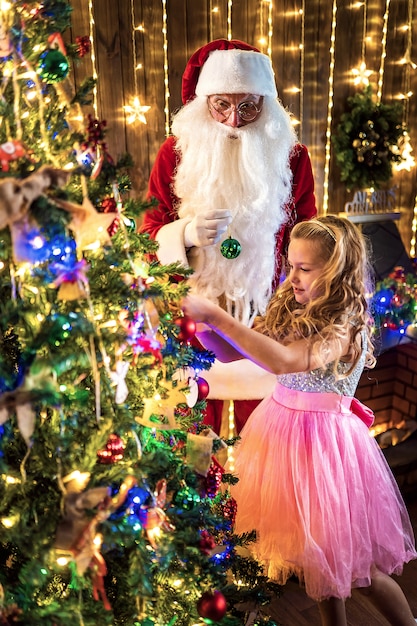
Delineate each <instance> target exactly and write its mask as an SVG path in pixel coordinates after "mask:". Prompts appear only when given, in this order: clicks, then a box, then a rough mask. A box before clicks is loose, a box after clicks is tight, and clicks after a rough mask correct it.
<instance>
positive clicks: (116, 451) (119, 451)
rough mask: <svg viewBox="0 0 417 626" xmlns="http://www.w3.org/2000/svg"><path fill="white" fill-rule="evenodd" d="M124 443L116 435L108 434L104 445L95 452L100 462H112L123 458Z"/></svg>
mask: <svg viewBox="0 0 417 626" xmlns="http://www.w3.org/2000/svg"><path fill="white" fill-rule="evenodd" d="M125 447H126V446H125V443H124V441H123V439H121V437H119V436H118V435H110V436H109V438H108V440H107V443H106V447H105V448H104V449H103V450H99V451H98V452H97V457H98V460H99V462H100V463H106V464H109V465H110V464H112V463H117V462H118V461H121V460H122V459H123V455H124V451H125Z"/></svg>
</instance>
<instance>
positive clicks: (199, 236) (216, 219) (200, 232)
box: [184, 209, 232, 248]
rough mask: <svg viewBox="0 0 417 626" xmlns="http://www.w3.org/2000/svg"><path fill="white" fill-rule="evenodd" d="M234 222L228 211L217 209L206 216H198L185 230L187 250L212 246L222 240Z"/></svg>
mask: <svg viewBox="0 0 417 626" xmlns="http://www.w3.org/2000/svg"><path fill="white" fill-rule="evenodd" d="M231 221H232V215H231V213H230V211H228V210H227V209H215V210H213V211H208V212H207V213H206V214H205V215H196V216H195V217H194V218H193V219H192V220H191V222H189V223H188V224H187V226H186V227H185V230H184V243H185V247H186V248H192V247H193V246H197V247H198V248H202V247H204V246H212V245H213V244H214V243H217V242H218V241H220V239H221V238H222V235H224V233H225V232H226V231H227V227H228V226H229V224H230V223H231Z"/></svg>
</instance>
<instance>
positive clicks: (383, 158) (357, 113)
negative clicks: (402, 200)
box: [332, 87, 405, 190]
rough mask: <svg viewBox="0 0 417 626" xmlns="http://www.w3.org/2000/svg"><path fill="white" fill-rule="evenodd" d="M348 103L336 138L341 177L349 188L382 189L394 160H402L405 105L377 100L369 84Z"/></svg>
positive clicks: (334, 143)
mask: <svg viewBox="0 0 417 626" xmlns="http://www.w3.org/2000/svg"><path fill="white" fill-rule="evenodd" d="M347 106H348V110H347V111H346V112H345V113H343V114H342V115H341V117H340V122H339V124H338V125H337V127H336V132H335V134H334V135H333V137H332V142H333V145H334V150H335V157H336V162H337V164H338V166H339V168H340V180H341V181H342V182H343V183H346V186H347V188H348V189H349V190H352V189H369V188H370V187H373V188H376V189H379V188H380V187H381V186H382V185H383V184H384V183H386V182H387V181H389V179H390V178H391V176H392V165H393V163H396V162H399V161H401V160H402V157H401V154H400V150H399V145H398V144H399V141H400V139H401V138H402V137H403V134H404V130H405V129H404V126H403V123H402V118H403V110H402V109H403V107H402V104H401V103H399V102H398V103H395V104H382V103H377V102H376V101H375V100H374V98H373V97H372V89H371V88H370V87H366V88H365V89H364V90H363V92H362V93H357V94H355V95H354V96H351V97H349V98H348V99H347Z"/></svg>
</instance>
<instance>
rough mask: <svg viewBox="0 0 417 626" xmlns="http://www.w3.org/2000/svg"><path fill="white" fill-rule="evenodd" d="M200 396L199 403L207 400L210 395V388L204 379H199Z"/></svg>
mask: <svg viewBox="0 0 417 626" xmlns="http://www.w3.org/2000/svg"><path fill="white" fill-rule="evenodd" d="M197 387H198V396H197V401H198V402H201V401H202V400H205V399H206V398H207V396H208V395H209V391H210V387H209V384H208V382H207V381H206V380H205V379H204V378H197Z"/></svg>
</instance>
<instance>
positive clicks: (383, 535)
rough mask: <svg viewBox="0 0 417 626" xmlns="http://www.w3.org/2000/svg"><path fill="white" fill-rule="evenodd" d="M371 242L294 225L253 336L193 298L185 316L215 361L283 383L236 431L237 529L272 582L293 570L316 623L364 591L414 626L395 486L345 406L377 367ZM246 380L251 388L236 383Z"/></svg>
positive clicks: (327, 621) (336, 617) (358, 418)
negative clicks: (249, 365) (251, 366)
mask: <svg viewBox="0 0 417 626" xmlns="http://www.w3.org/2000/svg"><path fill="white" fill-rule="evenodd" d="M369 276H370V272H369V266H368V260H367V250H366V245H365V241H364V239H363V238H362V236H361V233H360V232H359V230H358V229H357V228H356V227H355V226H354V225H353V224H352V223H351V222H349V220H346V219H342V218H338V217H336V216H332V215H329V216H327V217H321V218H318V219H314V220H310V221H308V222H302V223H300V224H297V225H296V226H295V227H294V228H293V230H292V235H291V241H290V245H289V250H288V274H287V278H286V280H285V281H284V282H283V284H282V285H281V287H280V289H279V290H278V292H277V293H276V294H275V296H274V297H273V298H272V300H271V302H270V304H269V306H268V309H267V311H266V315H265V316H264V317H263V318H262V319H259V320H257V322H256V324H255V329H250V328H247V327H246V326H243V325H242V324H240V323H239V322H238V321H236V319H234V318H233V317H231V316H230V315H229V314H228V313H226V312H225V311H224V310H223V309H221V308H219V307H218V306H217V305H215V304H213V303H212V302H210V301H209V300H206V299H202V298H199V297H196V296H193V295H189V296H187V298H186V299H185V301H184V310H185V312H186V313H187V314H188V315H190V316H191V317H192V318H194V320H196V321H197V322H201V323H203V326H201V325H199V333H198V335H199V338H200V339H201V341H202V342H203V344H204V345H206V347H207V348H209V349H211V350H213V351H214V352H215V353H216V355H217V357H218V358H219V359H220V360H226V361H227V360H233V359H237V358H243V357H245V358H250V359H252V360H253V361H254V362H256V363H258V364H259V365H260V366H262V367H263V368H265V369H266V370H268V371H270V372H273V373H274V374H276V375H277V384H276V388H275V390H274V392H273V394H272V395H271V396H269V397H267V398H265V399H264V400H263V402H262V403H261V404H260V405H259V406H258V407H257V408H256V409H255V411H254V412H253V413H252V415H251V417H250V418H249V420H248V422H247V424H246V425H245V427H244V429H243V430H242V432H241V441H240V443H239V445H238V446H237V450H236V456H237V458H236V474H237V476H238V477H239V483H238V484H237V485H236V487H235V488H234V489H235V491H234V496H235V498H236V500H237V504H238V509H237V517H236V531H237V532H238V533H243V532H246V531H250V530H252V529H254V528H255V529H256V532H257V541H256V546H255V551H256V557H257V558H258V559H259V560H260V561H261V562H262V563H263V564H264V566H265V571H266V573H267V574H268V575H269V577H270V578H272V579H274V580H276V581H278V582H279V583H281V584H284V583H285V581H286V580H287V579H288V578H289V577H290V576H291V575H293V574H295V575H296V576H297V577H298V578H299V579H300V581H302V582H303V584H304V585H305V589H306V592H307V594H308V595H309V596H310V597H311V598H313V599H314V600H316V601H317V602H318V603H319V609H320V614H321V619H322V624H323V626H346V613H345V605H344V600H345V598H347V597H349V596H350V595H351V589H352V588H358V589H360V590H361V591H362V592H363V593H365V594H366V595H367V596H368V597H369V599H370V600H371V601H372V602H373V604H374V605H375V606H376V607H377V608H378V609H379V611H380V612H381V613H382V614H383V615H384V616H385V618H386V619H387V620H388V621H389V622H390V624H392V625H393V626H412V625H413V626H415V620H414V617H413V615H412V613H411V610H410V607H409V605H408V603H407V601H406V598H405V596H404V594H403V592H402V590H401V588H400V587H399V586H398V585H397V583H396V582H395V581H394V580H393V579H392V578H391V577H390V574H392V573H395V574H399V573H401V571H402V568H403V564H404V563H406V562H408V561H410V560H411V559H414V558H417V553H416V550H415V545H414V537H413V531H412V527H411V524H410V519H409V516H408V513H407V510H406V507H405V504H404V502H403V500H402V498H401V495H400V493H399V490H398V487H397V485H396V482H395V479H394V477H393V475H392V473H391V471H390V469H389V467H388V465H387V463H386V461H385V458H384V456H383V454H382V452H381V451H380V449H379V447H378V444H377V443H376V442H375V440H374V439H373V438H372V437H371V436H370V434H369V431H368V428H369V426H370V424H371V422H372V418H373V416H372V412H371V411H370V410H369V409H368V408H367V407H365V406H364V405H362V404H361V403H360V402H359V401H358V400H356V399H355V398H354V397H353V396H354V393H355V390H356V387H357V384H358V381H359V378H360V375H361V373H362V370H363V369H364V367H373V366H374V364H375V359H374V357H373V353H372V344H371V337H370V332H371V331H370V323H369V313H368V300H367V298H368V295H369V293H370V291H368V290H369V287H370V282H369ZM242 384H243V385H244V384H245V381H242Z"/></svg>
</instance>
